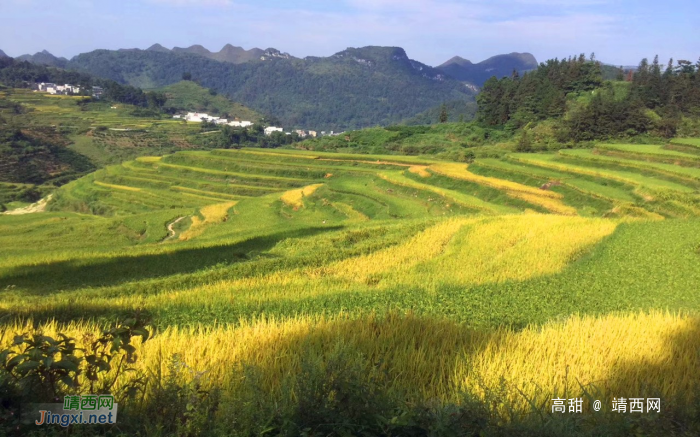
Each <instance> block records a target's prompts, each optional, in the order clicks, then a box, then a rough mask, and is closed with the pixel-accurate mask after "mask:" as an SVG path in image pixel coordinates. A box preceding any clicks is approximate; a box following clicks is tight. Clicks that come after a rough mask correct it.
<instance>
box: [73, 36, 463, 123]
mask: <svg viewBox="0 0 700 437" xmlns="http://www.w3.org/2000/svg"><path fill="white" fill-rule="evenodd" d="M241 50H242V49H241ZM227 52H232V53H234V54H241V52H240V51H239V50H237V49H236V47H233V46H231V47H224V49H223V50H222V51H221V52H218V55H217V54H216V53H214V54H213V53H211V52H209V51H208V50H207V49H205V48H204V47H202V46H193V47H189V48H187V49H173V50H168V49H166V48H164V47H162V46H160V45H155V46H152V47H150V48H149V50H129V51H116V50H96V51H93V52H90V53H83V54H81V55H78V56H76V57H74V58H73V59H72V60H71V61H70V62H69V63H68V66H67V68H69V69H72V70H77V71H83V72H87V73H91V74H94V75H96V76H101V77H106V78H109V79H113V80H116V81H118V82H121V83H128V84H130V85H134V86H138V87H141V88H161V87H164V86H167V85H171V84H174V83H177V82H179V81H180V80H182V78H183V77H185V74H186V73H187V74H188V75H189V76H188V77H191V78H192V79H193V80H194V81H197V82H198V83H200V84H201V85H202V86H204V87H207V88H211V89H214V90H216V91H217V92H218V93H220V94H222V95H225V96H227V97H229V98H230V99H232V100H234V101H237V102H241V103H242V104H244V105H246V106H248V107H250V108H252V109H254V110H255V111H258V112H260V113H264V114H271V115H273V116H275V117H276V118H278V119H279V121H280V123H281V124H282V125H283V126H285V127H299V128H309V129H317V130H322V129H323V130H343V129H353V128H361V127H366V126H375V125H388V124H395V123H398V122H400V121H402V120H404V119H407V118H410V117H413V116H415V115H416V114H419V113H421V112H423V111H425V110H427V109H430V108H433V107H435V106H436V105H439V104H441V103H443V102H448V101H455V100H463V101H465V102H467V101H469V102H473V101H474V95H475V91H474V89H472V88H470V87H469V86H467V85H465V84H464V83H462V82H459V81H457V80H454V79H453V78H451V77H449V76H447V75H446V74H445V73H443V72H442V71H440V70H438V69H436V68H433V67H430V66H428V65H426V64H423V63H421V62H418V61H415V60H413V59H410V58H409V57H408V55H407V54H406V52H405V51H404V49H402V48H400V47H376V46H369V47H362V48H348V49H346V50H343V51H341V52H338V53H336V54H334V55H332V56H328V57H311V56H310V57H306V58H304V59H299V58H295V57H293V56H291V55H288V54H286V53H282V52H280V51H279V50H275V49H268V50H265V51H264V52H263V53H262V54H260V52H256V51H255V50H249V51H244V52H246V53H249V54H250V53H251V52H253V53H252V54H253V55H255V56H256V57H257V55H259V54H260V57H259V58H258V59H259V60H256V61H249V62H240V61H241V59H242V58H241V57H238V58H237V59H233V58H229V59H231V60H235V61H236V62H239V63H234V62H222V61H219V60H216V59H215V57H216V56H221V55H222V53H223V54H224V55H225V54H226V53H227Z"/></svg>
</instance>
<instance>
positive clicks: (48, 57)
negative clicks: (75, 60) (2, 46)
mask: <svg viewBox="0 0 700 437" xmlns="http://www.w3.org/2000/svg"><path fill="white" fill-rule="evenodd" d="M15 59H17V60H18V61H27V62H31V63H32V64H40V65H48V66H50V67H58V68H65V67H66V64H68V59H66V58H58V57H56V56H54V55H52V54H51V53H49V52H48V51H46V50H42V51H40V52H38V53H35V54H33V55H29V54H27V55H22V56H18V57H17V58H15Z"/></svg>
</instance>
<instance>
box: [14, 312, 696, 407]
mask: <svg viewBox="0 0 700 437" xmlns="http://www.w3.org/2000/svg"><path fill="white" fill-rule="evenodd" d="M699 324H700V319H698V318H697V317H690V316H682V315H678V314H670V313H662V312H652V313H634V314H628V315H614V314H610V315H606V316H604V317H587V316H584V317H580V316H573V317H571V318H569V319H567V320H566V321H561V322H560V321H557V322H551V323H547V324H545V325H543V326H539V327H534V326H533V327H528V328H526V329H524V330H521V331H513V330H511V329H507V328H499V329H495V330H492V331H483V330H473V329H469V328H467V327H465V326H463V325H460V324H456V323H452V322H449V321H440V320H435V319H433V318H423V317H418V316H415V315H413V314H407V315H397V314H388V315H385V316H377V315H369V316H366V317H362V318H353V317H349V316H345V315H337V316H333V317H320V318H316V317H297V318H290V319H286V320H283V321H282V320H275V319H258V320H251V321H246V322H244V323H242V324H240V325H238V326H230V325H229V326H218V327H201V326H200V327H188V328H177V327H169V328H166V329H164V330H162V331H159V332H158V334H157V336H156V337H155V338H154V339H153V340H150V341H148V342H146V343H144V344H140V343H137V345H138V347H137V351H138V354H139V355H141V356H142V357H143V359H142V360H140V361H139V363H138V368H139V369H140V370H143V371H146V372H148V373H151V374H156V373H159V372H167V371H168V369H167V368H166V363H165V362H164V361H163V360H162V357H163V356H167V355H171V354H177V355H178V356H179V357H180V358H181V359H182V360H183V362H184V363H185V364H186V365H187V366H189V367H190V368H193V369H207V371H208V374H209V377H210V379H209V383H210V384H212V385H216V386H218V387H222V388H223V389H224V390H225V391H227V392H235V391H236V390H238V389H240V387H239V383H240V378H239V377H238V376H237V375H236V373H235V366H236V363H246V364H249V365H255V366H257V367H258V368H259V369H261V370H262V372H263V382H264V388H265V389H266V390H267V392H268V394H269V395H270V396H272V397H278V396H280V392H279V391H280V388H281V387H280V381H281V380H282V377H283V376H284V375H289V374H292V375H293V374H295V373H296V372H298V371H299V370H300V369H299V365H300V360H301V356H302V351H307V352H311V353H313V354H319V355H324V354H329V353H330V352H331V351H332V349H333V348H334V347H335V346H336V345H337V344H339V343H340V344H343V345H345V346H347V347H349V348H350V349H351V350H353V351H355V352H356V353H357V354H359V356H361V357H362V360H363V362H364V365H365V366H367V367H368V368H370V367H372V366H373V363H376V362H381V363H382V364H381V370H382V371H386V372H388V373H389V374H390V375H393V377H392V381H391V385H392V388H394V389H397V390H398V389H401V390H405V389H406V388H410V391H409V393H411V395H412V396H414V397H415V400H418V399H433V398H437V399H441V400H444V401H454V402H457V401H459V399H458V395H459V393H460V392H461V391H462V390H468V391H475V392H477V393H481V394H483V393H484V389H488V388H497V387H499V386H500V385H501V384H503V383H504V382H505V384H506V385H507V386H508V387H511V388H516V389H518V390H520V391H521V392H522V393H524V394H525V395H526V396H527V397H528V398H530V399H531V400H535V401H536V402H541V401H543V400H547V399H548V396H552V395H557V396H562V397H563V396H564V395H565V394H566V396H567V398H569V397H578V396H581V395H582V390H581V387H582V386H584V387H586V388H587V389H588V390H594V389H596V390H598V392H597V393H598V394H599V395H600V396H601V398H602V399H611V398H612V397H620V396H621V395H622V394H623V393H625V394H629V396H640V397H641V396H647V395H649V396H651V395H652V394H653V395H654V396H657V395H659V396H661V397H662V398H665V399H672V398H674V396H676V395H678V394H679V393H681V394H682V395H684V396H689V395H690V394H691V392H689V391H687V390H684V389H687V388H690V387H694V384H696V383H697V377H698V374H697V372H698V370H697V369H698V367H700V357H698V355H697V352H696V350H694V348H693V346H694V345H695V344H696V343H695V341H694V338H693V337H694V336H696V335H697V330H698V325H699ZM8 328H9V330H10V331H16V332H20V331H22V330H24V329H26V328H27V327H26V326H23V325H21V324H15V325H11V326H8ZM44 332H45V334H46V335H56V334H57V333H58V332H64V333H66V334H68V335H70V336H73V337H76V338H78V339H81V338H84V337H85V335H86V334H94V335H97V334H99V329H97V327H95V326H94V325H92V324H89V323H71V324H69V325H67V326H60V327H59V325H57V324H56V323H49V324H46V325H44ZM10 341H11V338H9V337H8V336H4V337H2V345H3V346H7V345H9V343H10ZM669 342H672V343H673V347H669ZM639 363H644V367H643V368H642V367H640V366H639ZM650 381H654V383H655V386H654V388H653V390H655V391H651V390H650V388H649V386H648V384H649V382H650ZM511 395H512V399H510V402H512V405H517V406H519V408H522V409H523V410H527V409H528V408H529V405H528V401H527V399H526V398H525V397H524V396H522V395H521V394H520V393H519V392H518V391H517V390H513V391H512V392H511ZM505 403H506V402H505V401H504V404H505Z"/></svg>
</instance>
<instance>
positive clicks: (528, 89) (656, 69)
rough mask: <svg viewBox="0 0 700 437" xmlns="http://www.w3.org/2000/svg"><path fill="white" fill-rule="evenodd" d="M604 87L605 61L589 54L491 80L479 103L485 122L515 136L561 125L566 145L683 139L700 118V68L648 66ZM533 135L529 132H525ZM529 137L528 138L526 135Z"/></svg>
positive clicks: (559, 131) (699, 65)
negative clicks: (691, 121)
mask: <svg viewBox="0 0 700 437" xmlns="http://www.w3.org/2000/svg"><path fill="white" fill-rule="evenodd" d="M618 79H619V80H618V81H607V82H603V69H602V65H601V64H600V63H599V62H596V61H595V60H593V59H586V58H585V56H584V55H581V56H579V57H578V58H569V59H565V60H557V59H554V60H549V61H547V62H546V63H544V64H542V65H541V66H540V67H539V68H538V69H537V70H536V71H533V72H530V73H527V74H525V75H524V76H520V75H517V74H515V75H512V76H511V77H508V78H503V79H500V80H499V79H496V78H491V79H489V80H488V81H487V82H486V84H484V87H483V90H482V92H481V94H480V95H479V97H478V103H479V113H478V119H479V121H480V122H482V123H484V124H486V125H489V126H500V127H505V128H506V129H507V130H511V131H514V130H516V129H518V128H521V127H527V126H530V125H531V124H532V123H537V122H539V121H544V120H547V119H553V120H556V121H557V124H556V125H555V128H556V129H557V136H558V137H559V139H560V140H561V141H562V142H568V141H569V140H573V141H588V140H598V139H608V138H613V137H617V136H629V135H638V134H644V133H647V132H652V131H653V132H652V133H653V134H654V135H657V136H664V137H669V138H670V137H673V136H675V135H676V133H677V130H678V128H679V126H680V125H681V123H682V120H683V117H684V116H698V115H700V61H698V63H696V64H693V63H692V62H689V61H684V60H681V61H678V63H677V64H674V63H673V61H670V62H669V63H668V66H666V67H665V68H662V67H661V65H660V64H659V61H658V57H657V58H656V59H655V60H654V62H653V63H651V64H650V63H649V62H648V61H647V60H646V59H644V60H643V61H642V62H641V64H640V66H639V68H638V69H637V72H636V73H633V74H628V75H627V76H625V75H624V74H623V72H622V71H620V72H619V77H618ZM526 132H527V129H525V133H526ZM524 135H525V134H524Z"/></svg>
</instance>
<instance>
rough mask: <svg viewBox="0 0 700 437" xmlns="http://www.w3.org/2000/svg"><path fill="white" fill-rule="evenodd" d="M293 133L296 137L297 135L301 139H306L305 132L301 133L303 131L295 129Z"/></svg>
mask: <svg viewBox="0 0 700 437" xmlns="http://www.w3.org/2000/svg"><path fill="white" fill-rule="evenodd" d="M294 132H296V133H297V135H299V136H300V137H301V138H306V132H305V131H303V130H301V129H297V130H295V131H294Z"/></svg>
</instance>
